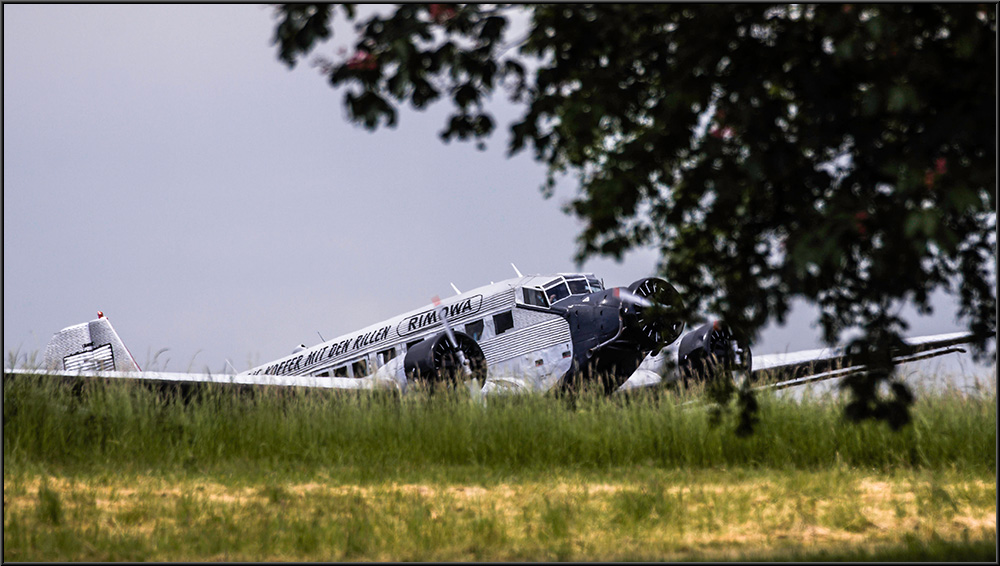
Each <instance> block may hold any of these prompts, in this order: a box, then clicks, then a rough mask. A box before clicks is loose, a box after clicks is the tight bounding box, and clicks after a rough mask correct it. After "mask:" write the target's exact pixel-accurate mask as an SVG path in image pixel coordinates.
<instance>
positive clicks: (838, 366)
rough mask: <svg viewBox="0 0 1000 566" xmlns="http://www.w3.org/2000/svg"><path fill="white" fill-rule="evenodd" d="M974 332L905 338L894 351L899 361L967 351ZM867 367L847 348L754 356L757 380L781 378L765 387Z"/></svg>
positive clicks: (779, 386)
mask: <svg viewBox="0 0 1000 566" xmlns="http://www.w3.org/2000/svg"><path fill="white" fill-rule="evenodd" d="M972 340H973V337H972V333H971V332H952V333H949V334H934V335H930V336H918V337H914V338H904V339H903V343H904V344H905V346H903V347H901V348H899V350H897V351H896V352H894V353H893V357H892V359H893V361H894V362H895V363H906V362H913V361H917V360H923V359H927V358H933V357H935V356H941V355H944V354H949V353H952V352H964V351H965V350H964V349H963V348H961V347H959V346H960V345H961V344H967V343H969V342H972ZM864 370H865V366H864V365H862V364H861V363H860V362H857V361H855V360H852V359H851V357H850V356H849V355H847V351H846V348H844V347H836V348H820V349H815V350H802V351H799V352H789V353H783V354H766V355H754V356H753V369H752V371H751V373H752V377H753V381H761V380H764V379H774V378H777V379H778V380H779V381H778V382H777V383H773V384H770V385H765V386H763V387H765V388H775V389H784V388H786V387H792V386H795V385H801V384H803V383H811V382H814V381H821V380H825V379H832V378H837V377H844V376H847V375H850V374H853V373H859V372H862V371H864Z"/></svg>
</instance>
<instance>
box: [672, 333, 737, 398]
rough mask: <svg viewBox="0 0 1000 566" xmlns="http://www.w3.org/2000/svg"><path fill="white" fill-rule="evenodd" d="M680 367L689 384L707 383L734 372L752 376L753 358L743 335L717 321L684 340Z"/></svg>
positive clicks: (679, 362) (679, 355) (678, 363)
mask: <svg viewBox="0 0 1000 566" xmlns="http://www.w3.org/2000/svg"><path fill="white" fill-rule="evenodd" d="M677 365H678V369H679V370H680V372H681V375H682V376H683V377H684V384H685V385H687V384H688V382H689V381H704V380H707V379H713V378H715V377H717V376H720V375H729V374H730V373H731V372H738V373H740V374H743V375H744V376H746V377H749V376H750V371H751V369H752V365H753V357H752V354H751V352H750V343H749V341H748V340H746V338H745V337H744V336H743V334H742V333H739V332H736V331H734V330H733V329H732V328H730V326H729V325H728V324H725V323H724V322H722V321H719V320H716V321H714V322H709V323H707V324H704V325H702V326H700V327H699V328H697V329H696V330H694V331H692V332H689V333H687V334H686V335H685V336H684V337H683V338H681V343H680V345H679V347H678V350H677Z"/></svg>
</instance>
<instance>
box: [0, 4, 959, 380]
mask: <svg viewBox="0 0 1000 566" xmlns="http://www.w3.org/2000/svg"><path fill="white" fill-rule="evenodd" d="M3 10H4V12H3V16H4V17H3V41H4V60H3V74H4V87H3V101H4V102H3V117H4V118H3V131H4V144H3V147H4V157H3V159H4V167H3V204H4V207H3V215H4V227H3V238H4V242H3V250H4V260H3V261H4V282H3V292H4V309H3V310H4V315H3V316H4V333H3V334H4V337H3V340H4V351H5V353H7V354H8V357H9V354H10V353H11V352H18V353H20V355H21V357H22V358H21V359H22V361H23V356H24V355H25V354H30V353H32V352H38V353H41V351H43V350H44V347H45V344H46V343H47V342H48V340H49V338H50V337H51V335H52V333H54V332H56V331H58V330H60V329H61V328H63V327H65V326H69V325H71V324H76V323H79V322H84V321H87V320H91V319H93V318H95V317H96V314H97V311H98V310H102V311H104V313H105V314H106V315H107V316H108V317H109V319H110V320H111V321H112V322H113V323H114V325H115V328H116V329H117V330H118V333H119V334H120V335H121V337H122V339H123V340H124V341H125V344H126V345H127V346H128V347H129V349H130V350H131V351H132V354H133V355H134V356H135V357H136V359H137V361H138V362H139V364H140V365H141V366H143V367H148V366H149V365H150V362H151V361H152V359H153V356H154V354H155V353H156V352H157V351H159V350H161V349H163V348H168V349H169V351H168V352H166V353H165V354H163V355H161V356H160V358H159V359H158V360H157V362H158V363H157V364H156V366H157V367H158V368H159V369H168V370H175V371H183V370H187V369H190V370H192V371H201V370H203V369H205V368H206V367H207V368H209V369H210V370H212V371H221V370H222V369H223V368H224V366H225V360H227V359H228V360H231V361H232V363H233V364H234V365H235V367H236V368H237V369H239V370H244V369H247V368H249V367H251V366H252V365H255V364H257V363H262V362H265V361H268V360H271V359H274V358H277V357H280V356H284V355H286V354H288V353H290V352H291V350H292V348H293V347H294V346H295V345H297V344H299V343H305V344H307V345H310V344H314V343H316V342H318V341H319V336H318V335H317V332H319V333H322V335H323V336H324V337H325V338H326V339H331V338H333V337H335V336H337V335H339V334H342V333H347V332H351V331H353V330H356V329H358V328H361V327H363V326H367V325H369V324H373V323H375V322H377V321H379V320H382V319H385V318H389V317H391V316H394V315H396V314H400V313H402V312H405V311H408V310H411V309H415V308H418V307H421V306H423V305H424V304H427V303H428V302H430V299H431V297H433V296H434V295H440V296H442V297H445V296H448V295H450V294H452V291H451V287H450V286H449V283H450V282H453V283H454V284H455V285H456V286H458V288H459V289H461V290H468V289H471V288H473V287H478V286H480V285H484V284H487V283H489V282H490V281H499V280H502V279H506V278H509V277H512V276H513V275H514V272H513V270H512V269H511V267H510V263H511V262H514V263H515V264H516V265H517V266H518V268H519V269H520V270H521V271H522V272H524V273H526V274H527V273H552V272H559V271H574V270H576V269H577V268H576V266H574V264H573V262H572V256H573V252H574V249H575V244H574V240H575V237H576V235H577V233H578V232H579V230H580V225H579V224H578V222H577V221H575V220H574V219H573V218H571V217H569V216H567V215H565V214H564V213H562V212H561V205H562V204H563V203H564V202H566V201H568V200H569V199H570V198H571V197H572V195H573V194H574V191H575V190H576V186H575V184H574V183H573V179H570V178H567V179H565V180H563V181H562V182H561V183H560V184H559V186H558V188H557V190H556V193H555V196H554V197H553V198H552V199H550V200H545V199H543V198H542V196H541V194H540V192H539V190H538V187H539V185H540V184H541V182H542V181H543V177H544V168H543V167H542V166H541V165H539V164H537V163H535V162H534V161H532V160H531V159H530V157H529V156H528V155H520V156H518V157H515V158H510V159H508V158H506V157H505V151H504V150H505V146H506V141H507V129H506V125H507V124H508V123H509V122H510V120H511V119H512V118H514V117H515V116H516V115H517V114H518V110H517V109H515V108H513V107H510V106H506V107H500V108H499V109H498V110H499V111H497V112H496V113H495V117H496V118H497V122H498V124H499V127H498V131H497V133H496V134H494V137H493V138H492V140H491V141H490V143H489V147H488V150H487V151H485V152H481V151H477V150H476V149H475V148H474V147H473V146H472V145H471V144H460V143H452V144H450V145H445V144H444V143H442V142H441V141H440V140H439V138H438V137H437V132H438V131H440V129H441V128H442V127H443V125H444V109H436V108H434V109H431V110H430V111H428V112H425V113H416V112H412V111H407V110H404V111H402V112H401V114H400V123H399V126H398V127H397V128H396V129H393V130H381V131H379V132H376V133H374V134H373V133H369V132H367V131H365V130H363V129H361V128H359V127H356V126H353V125H351V124H349V123H348V122H347V121H346V119H345V112H344V110H343V104H342V96H343V95H342V92H340V91H335V90H333V89H332V88H330V86H329V85H328V84H327V83H326V82H325V80H324V79H322V78H321V77H320V76H319V75H318V72H317V71H316V70H315V69H314V68H312V67H311V66H310V65H308V64H302V63H300V65H299V66H298V67H296V68H295V69H294V70H289V69H288V68H287V67H286V66H285V65H284V64H282V63H279V62H278V60H277V57H276V49H275V47H274V46H273V45H272V42H271V40H272V36H273V28H274V23H275V20H274V19H273V13H272V12H273V10H272V8H269V7H263V6H239V5H207V6H206V5H186V4H182V5H152V6H143V5H100V6H79V5H10V4H6V5H4V7H3ZM338 15H339V14H338ZM340 29H344V28H340ZM352 41H353V37H351V36H350V34H339V35H336V36H335V37H334V39H333V41H332V42H331V43H330V44H328V45H327V46H325V47H324V48H323V49H324V53H325V54H327V55H328V56H335V54H336V49H337V47H338V46H340V45H344V46H347V45H350V44H351V43H352ZM655 266H656V254H655V252H653V251H650V250H640V251H636V252H634V253H632V254H630V255H629V256H627V257H626V259H625V261H623V262H622V263H616V262H614V261H613V260H593V261H590V262H588V263H586V264H585V265H584V266H583V269H584V270H586V271H593V272H595V273H597V275H598V276H600V277H603V278H604V280H605V282H606V284H608V285H626V284H629V283H631V282H632V281H634V280H636V279H639V278H641V277H644V276H647V275H650V274H652V273H653V272H654V270H655ZM934 304H935V306H936V309H935V314H934V316H931V317H920V318H917V317H916V316H915V313H914V314H913V317H912V325H911V329H910V332H909V333H910V334H911V335H919V334H933V333H939V332H950V331H955V330H959V329H961V328H962V327H961V325H960V324H959V323H958V322H957V321H956V320H955V312H956V307H955V302H954V301H953V300H952V299H951V298H949V297H948V296H946V295H944V294H938V295H935V298H934ZM906 312H909V313H913V312H914V311H913V310H912V309H908V310H907V311H906ZM815 318H816V311H815V310H814V309H812V308H811V307H808V306H807V305H802V304H800V305H799V306H797V307H796V308H795V309H794V310H793V314H792V316H791V318H790V320H789V321H788V323H787V324H786V325H785V326H784V327H777V326H771V327H770V328H768V329H767V330H766V331H765V332H764V334H763V336H762V338H761V340H760V341H759V343H758V344H757V345H756V347H755V348H754V351H755V352H759V353H770V352H777V351H790V350H798V349H804V348H814V347H819V346H820V343H819V335H820V333H819V331H818V329H816V328H815V326H814V324H813V323H814V320H815ZM963 367H964V366H963Z"/></svg>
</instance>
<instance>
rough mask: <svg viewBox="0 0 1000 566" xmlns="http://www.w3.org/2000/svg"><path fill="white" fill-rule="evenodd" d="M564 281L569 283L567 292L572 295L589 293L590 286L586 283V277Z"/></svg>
mask: <svg viewBox="0 0 1000 566" xmlns="http://www.w3.org/2000/svg"><path fill="white" fill-rule="evenodd" d="M566 283H568V284H569V292H570V293H573V294H574V295H586V294H588V293H590V287H589V286H588V285H587V280H586V279H568V280H567V281H566Z"/></svg>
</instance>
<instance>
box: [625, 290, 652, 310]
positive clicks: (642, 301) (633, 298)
mask: <svg viewBox="0 0 1000 566" xmlns="http://www.w3.org/2000/svg"><path fill="white" fill-rule="evenodd" d="M616 289H617V290H618V296H619V297H620V298H621V299H622V300H623V301H628V302H630V303H632V304H636V305H639V306H640V307H651V306H653V301H650V300H649V299H647V298H646V297H643V296H641V295H636V294H635V293H633V292H632V291H629V290H628V289H625V288H622V287H616Z"/></svg>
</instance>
